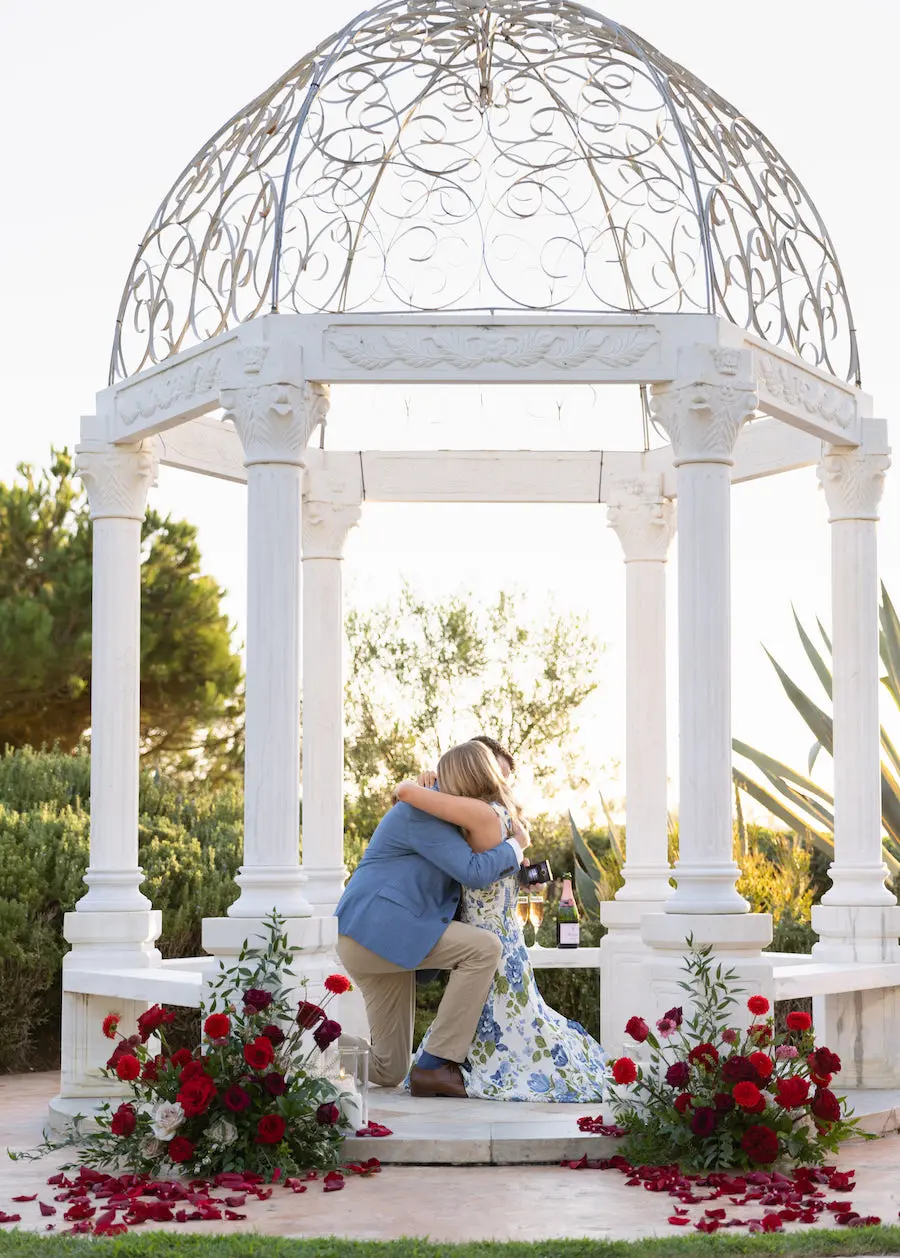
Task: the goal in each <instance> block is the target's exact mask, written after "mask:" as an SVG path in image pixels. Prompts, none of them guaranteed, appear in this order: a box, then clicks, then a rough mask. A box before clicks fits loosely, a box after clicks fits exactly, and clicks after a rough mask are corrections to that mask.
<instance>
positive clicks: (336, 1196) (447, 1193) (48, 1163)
mask: <svg viewBox="0 0 900 1258" xmlns="http://www.w3.org/2000/svg"><path fill="white" fill-rule="evenodd" d="M57 1079H58V1076H57V1075H55V1074H38V1075H29V1076H15V1077H11V1076H6V1077H3V1078H0V1151H2V1149H4V1148H6V1147H9V1148H12V1149H26V1148H29V1147H33V1146H34V1145H35V1144H36V1143H37V1142H38V1141H39V1140H40V1136H41V1131H42V1128H43V1126H44V1123H45V1119H46V1113H47V1102H48V1100H49V1098H50V1097H51V1096H52V1094H53V1092H54V1090H55V1088H56V1085H57ZM447 1104H448V1106H450V1107H452V1108H448V1109H447V1110H446V1111H443V1115H444V1118H443V1121H445V1122H446V1124H447V1130H448V1132H449V1131H450V1129H451V1128H452V1127H454V1126H456V1125H458V1124H463V1123H464V1121H465V1120H464V1117H463V1114H462V1112H461V1111H462V1110H463V1108H464V1107H465V1108H466V1109H467V1107H468V1106H469V1105H470V1104H471V1103H470V1102H459V1103H458V1107H457V1106H456V1105H455V1104H454V1103H452V1102H448V1103H447ZM404 1107H407V1108H404ZM426 1108H428V1107H427V1106H426ZM515 1108H516V1111H517V1113H516V1114H513V1113H512V1109H513V1107H508V1110H507V1108H504V1111H503V1113H502V1114H500V1115H499V1116H498V1117H496V1118H495V1117H493V1116H492V1117H491V1122H490V1124H489V1125H490V1126H492V1127H494V1128H495V1129H497V1130H499V1129H500V1128H502V1127H508V1125H509V1124H510V1123H513V1124H520V1123H527V1125H528V1127H529V1129H530V1131H534V1130H535V1124H540V1127H539V1130H542V1131H543V1130H544V1129H545V1125H546V1123H548V1122H552V1123H554V1124H555V1123H557V1122H562V1121H563V1119H564V1118H565V1120H566V1122H569V1121H570V1122H571V1123H572V1125H573V1126H574V1119H575V1116H576V1111H577V1112H582V1111H581V1110H580V1109H579V1108H578V1107H574V1106H573V1107H568V1106H567V1107H565V1111H563V1107H561V1106H552V1107H551V1106H547V1107H546V1108H547V1109H548V1110H550V1109H552V1110H554V1111H555V1113H554V1114H550V1115H542V1116H540V1117H532V1116H530V1115H526V1114H524V1113H522V1110H524V1108H525V1107H515ZM592 1108H593V1109H594V1111H595V1112H596V1107H592ZM392 1109H393V1112H394V1115H395V1119H394V1121H396V1117H397V1115H398V1114H399V1116H400V1122H401V1124H402V1123H403V1122H407V1123H412V1122H414V1121H415V1122H424V1121H426V1119H427V1118H428V1117H429V1116H430V1115H428V1114H426V1113H425V1110H424V1109H423V1112H422V1115H421V1118H417V1117H415V1115H414V1112H413V1110H412V1108H411V1107H410V1104H409V1102H408V1100H404V1099H398V1098H396V1097H393V1096H392V1095H389V1096H385V1097H384V1099H383V1100H381V1101H379V1102H377V1103H376V1105H375V1106H374V1107H373V1117H375V1118H379V1117H380V1118H381V1120H382V1121H386V1120H387V1119H389V1118H390V1117H391V1110H392ZM467 1112H469V1113H470V1114H471V1116H472V1118H473V1120H475V1119H476V1116H475V1114H474V1111H468V1109H467ZM478 1121H481V1120H478ZM398 1125H399V1124H398ZM508 1134H509V1132H507V1135H508ZM450 1138H451V1139H452V1138H453V1137H452V1136H451V1137H450ZM457 1138H458V1137H457ZM517 1138H519V1139H530V1140H531V1142H532V1143H534V1138H532V1137H530V1136H528V1135H527V1133H522V1132H520V1133H519V1135H518V1136H517ZM391 1139H393V1137H388V1138H386V1139H384V1140H381V1141H375V1142H373V1143H374V1144H377V1145H378V1146H379V1150H380V1152H381V1153H382V1155H384V1154H386V1153H387V1148H388V1145H389V1144H390V1140H391ZM495 1139H499V1140H500V1142H501V1143H502V1140H503V1132H502V1131H500V1133H499V1136H498V1137H495ZM595 1139H596V1140H597V1141H598V1145H597V1146H596V1148H597V1150H598V1151H599V1141H600V1140H601V1139H602V1138H601V1137H596V1138H595ZM65 1160H66V1158H65V1156H64V1155H63V1154H55V1155H53V1156H52V1157H48V1158H46V1159H44V1160H42V1161H39V1162H15V1163H14V1162H9V1163H7V1164H6V1166H5V1169H4V1170H3V1172H2V1175H0V1210H3V1211H7V1212H16V1211H18V1212H20V1213H21V1214H22V1222H21V1224H19V1226H20V1227H23V1228H30V1229H33V1230H35V1231H40V1230H43V1229H44V1227H45V1224H46V1220H44V1219H42V1218H41V1217H40V1216H39V1214H38V1210H37V1203H36V1202H33V1203H23V1204H22V1205H17V1206H13V1205H12V1204H11V1198H12V1197H14V1196H18V1195H20V1194H30V1193H34V1192H37V1193H39V1194H40V1196H41V1197H42V1198H43V1200H45V1201H52V1190H51V1189H48V1188H47V1182H46V1181H47V1176H48V1175H51V1174H53V1173H54V1171H55V1170H57V1169H58V1167H59V1166H60V1165H61V1164H62V1163H63V1162H64V1161H65ZM838 1161H839V1164H840V1165H841V1166H842V1167H843V1168H851V1167H853V1168H856V1170H857V1185H858V1186H857V1188H856V1190H855V1191H854V1192H853V1193H852V1194H849V1196H850V1199H851V1200H852V1203H853V1209H854V1210H857V1211H858V1212H859V1213H861V1214H877V1215H879V1216H880V1217H881V1218H882V1220H883V1221H884V1222H885V1223H896V1222H897V1219H898V1210H900V1137H898V1135H897V1133H896V1132H891V1134H889V1135H886V1136H884V1137H883V1138H882V1139H880V1140H878V1141H871V1142H869V1143H863V1142H862V1141H854V1142H851V1143H850V1144H847V1145H845V1146H844V1150H843V1152H842V1154H841V1156H840V1158H839V1159H838ZM636 1191H637V1192H640V1198H639V1201H636V1199H635V1192H636ZM638 1205H639V1208H638V1209H636V1208H635V1207H636V1206H638ZM672 1205H673V1203H672V1202H671V1200H670V1199H669V1198H668V1197H667V1196H664V1195H662V1194H660V1195H657V1194H654V1193H644V1192H641V1190H640V1189H638V1190H635V1189H633V1188H628V1187H627V1186H626V1181H625V1177H624V1176H621V1175H619V1174H616V1173H614V1172H609V1173H605V1172H594V1171H580V1172H575V1171H570V1170H568V1169H564V1168H561V1167H559V1166H553V1165H551V1166H539V1165H526V1166H522V1165H517V1166H510V1165H507V1166H499V1165H495V1166H435V1165H431V1166H416V1167H413V1166H402V1165H389V1166H385V1169H384V1170H383V1171H382V1173H381V1174H380V1175H378V1176H375V1177H372V1178H369V1179H356V1178H353V1177H348V1179H347V1183H346V1187H345V1188H344V1189H343V1191H342V1192H340V1193H327V1194H326V1193H323V1192H322V1191H321V1190H320V1189H319V1186H318V1185H317V1184H311V1185H310V1191H308V1192H306V1193H305V1194H303V1195H302V1196H294V1195H293V1194H291V1193H288V1192H280V1191H279V1190H276V1191H275V1193H274V1194H273V1196H272V1198H271V1199H270V1200H269V1201H265V1202H251V1201H248V1203H247V1206H246V1213H247V1215H248V1218H247V1221H246V1222H245V1223H226V1222H222V1223H186V1224H161V1225H159V1227H160V1229H161V1230H172V1229H174V1230H176V1231H180V1232H185V1231H200V1232H210V1231H212V1232H215V1231H226V1230H227V1231H228V1232H234V1231H235V1230H236V1229H246V1230H247V1231H248V1232H253V1231H256V1232H260V1233H266V1234H269V1235H277V1236H294V1237H308V1236H323V1235H335V1236H340V1237H348V1238H354V1239H360V1240H363V1239H378V1240H388V1239H392V1238H397V1237H401V1236H417V1237H430V1238H431V1239H433V1240H436V1241H467V1240H541V1239H553V1238H558V1237H591V1238H596V1239H623V1240H633V1239H637V1238H638V1237H641V1236H671V1235H678V1234H683V1233H682V1232H680V1231H676V1229H675V1228H673V1227H671V1226H669V1224H668V1223H667V1222H666V1219H667V1217H668V1215H669V1214H670V1213H671V1210H672ZM701 1211H702V1207H701V1206H694V1207H692V1217H693V1216H694V1215H695V1214H696V1216H697V1218H699V1217H701V1216H700V1212H701ZM747 1212H748V1211H747V1208H746V1207H745V1208H744V1209H743V1210H742V1211H741V1213H742V1215H746V1214H747ZM760 1213H761V1211H760ZM826 1221H827V1220H826ZM787 1227H788V1228H789V1229H792V1228H795V1227H798V1225H796V1224H788V1225H787ZM3 1230H4V1231H5V1230H6V1229H5V1228H4V1229H3ZM685 1230H686V1229H685ZM801 1230H805V1229H801Z"/></svg>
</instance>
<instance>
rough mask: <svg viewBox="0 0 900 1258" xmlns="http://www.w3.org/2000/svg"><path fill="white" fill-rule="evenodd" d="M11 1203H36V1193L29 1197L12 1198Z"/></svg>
mask: <svg viewBox="0 0 900 1258" xmlns="http://www.w3.org/2000/svg"><path fill="white" fill-rule="evenodd" d="M11 1200H12V1201H37V1193H33V1194H32V1196H30V1197H13V1198H11Z"/></svg>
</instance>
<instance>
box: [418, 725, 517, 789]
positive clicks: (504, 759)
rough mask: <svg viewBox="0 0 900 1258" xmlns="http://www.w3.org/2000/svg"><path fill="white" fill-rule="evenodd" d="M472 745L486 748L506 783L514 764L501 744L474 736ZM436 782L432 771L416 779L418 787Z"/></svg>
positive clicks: (514, 769)
mask: <svg viewBox="0 0 900 1258" xmlns="http://www.w3.org/2000/svg"><path fill="white" fill-rule="evenodd" d="M471 741H472V742H473V743H482V744H483V745H484V746H485V747H487V749H488V751H489V752H490V753H491V755H492V756H493V757H494V759H495V760H496V761H497V767H498V768H499V770H500V772H501V773H502V774H503V776H504V778H506V780H507V781H509V779H510V778H511V777H512V775H513V774H514V773H515V771H516V762H515V760H514V759H513V758H512V756H511V755H510V753H509V752H508V751H507V750H506V748H505V747H504V746H503V744H502V743H498V742H497V740H496V738H490V737H489V736H488V735H487V734H476V735H475V737H474V738H473V739H472V740H471ZM436 782H437V774H436V773H435V772H434V770H433V769H426V771H425V772H424V773H421V774H420V775H419V777H418V783H419V785H420V786H434V785H435V784H436Z"/></svg>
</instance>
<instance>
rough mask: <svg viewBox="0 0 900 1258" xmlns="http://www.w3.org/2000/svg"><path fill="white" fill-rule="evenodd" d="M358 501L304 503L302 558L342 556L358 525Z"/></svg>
mask: <svg viewBox="0 0 900 1258" xmlns="http://www.w3.org/2000/svg"><path fill="white" fill-rule="evenodd" d="M361 514H362V509H361V507H360V505H359V503H351V502H318V501H314V500H313V501H310V500H309V499H305V500H304V502H303V558H304V559H343V557H344V543H345V542H346V540H347V535H348V533H349V532H350V530H351V529H352V528H355V527H356V525H357V524H359V518H360V515H361Z"/></svg>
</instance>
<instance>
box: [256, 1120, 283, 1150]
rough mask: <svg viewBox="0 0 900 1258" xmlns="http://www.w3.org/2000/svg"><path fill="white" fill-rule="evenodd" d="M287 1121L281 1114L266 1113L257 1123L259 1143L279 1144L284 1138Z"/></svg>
mask: <svg viewBox="0 0 900 1258" xmlns="http://www.w3.org/2000/svg"><path fill="white" fill-rule="evenodd" d="M284 1132H285V1122H284V1119H283V1118H282V1117H281V1115H280V1114H265V1115H263V1117H262V1118H261V1119H260V1120H259V1122H258V1123H257V1124H256V1143H257V1144H278V1142H279V1140H283V1139H284Z"/></svg>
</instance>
